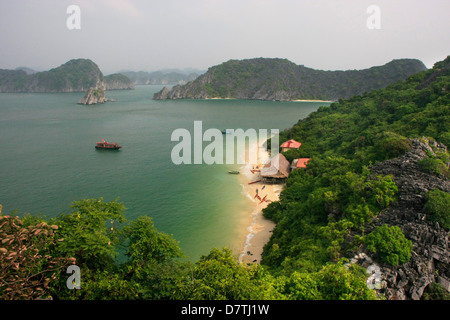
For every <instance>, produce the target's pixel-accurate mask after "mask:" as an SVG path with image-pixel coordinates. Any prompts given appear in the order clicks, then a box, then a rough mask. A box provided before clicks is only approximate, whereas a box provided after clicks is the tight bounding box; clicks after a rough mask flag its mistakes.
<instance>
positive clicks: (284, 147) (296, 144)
mask: <svg viewBox="0 0 450 320" xmlns="http://www.w3.org/2000/svg"><path fill="white" fill-rule="evenodd" d="M301 145H302V144H301V143H300V142H297V141H295V140H293V139H291V140H289V141H286V142H284V143H283V144H282V145H281V152H285V151H287V150H289V149H298V148H300V146H301Z"/></svg>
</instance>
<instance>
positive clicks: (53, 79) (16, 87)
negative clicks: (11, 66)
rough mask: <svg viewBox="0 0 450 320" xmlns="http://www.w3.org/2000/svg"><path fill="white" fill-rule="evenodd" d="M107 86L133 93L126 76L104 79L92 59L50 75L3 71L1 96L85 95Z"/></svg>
mask: <svg viewBox="0 0 450 320" xmlns="http://www.w3.org/2000/svg"><path fill="white" fill-rule="evenodd" d="M102 85H104V86H105V89H106V90H118V89H134V83H133V82H131V80H130V79H128V78H127V77H126V76H124V75H121V74H113V75H109V76H104V75H103V73H102V72H101V70H100V68H99V67H98V66H97V64H95V63H94V62H93V61H92V60H89V59H73V60H70V61H68V62H66V63H64V64H63V65H61V66H59V67H56V68H53V69H51V70H48V71H42V72H33V71H31V72H30V70H29V69H27V68H18V69H16V70H6V69H0V92H85V91H87V90H89V89H90V88H98V87H100V86H102Z"/></svg>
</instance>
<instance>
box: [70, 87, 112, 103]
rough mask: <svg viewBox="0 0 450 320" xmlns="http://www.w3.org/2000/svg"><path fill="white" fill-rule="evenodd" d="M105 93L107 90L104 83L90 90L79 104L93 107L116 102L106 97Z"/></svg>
mask: <svg viewBox="0 0 450 320" xmlns="http://www.w3.org/2000/svg"><path fill="white" fill-rule="evenodd" d="M105 91H106V89H105V84H104V83H101V84H100V85H99V86H96V87H92V88H89V89H88V90H87V91H86V94H85V95H84V97H83V98H81V99H80V101H78V104H84V105H92V104H99V103H105V102H109V101H114V100H113V99H107V98H106V97H105Z"/></svg>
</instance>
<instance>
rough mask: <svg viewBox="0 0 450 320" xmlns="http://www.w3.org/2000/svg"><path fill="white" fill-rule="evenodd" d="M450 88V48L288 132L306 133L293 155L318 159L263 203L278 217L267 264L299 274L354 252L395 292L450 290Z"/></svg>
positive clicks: (419, 294) (293, 135) (399, 295)
mask: <svg viewBox="0 0 450 320" xmlns="http://www.w3.org/2000/svg"><path fill="white" fill-rule="evenodd" d="M449 89H450V56H449V57H447V59H445V60H444V61H441V62H439V63H436V64H435V66H434V67H433V69H432V70H428V71H424V72H420V73H417V74H415V75H413V76H410V77H408V78H407V79H406V80H405V81H402V82H397V83H395V84H393V85H390V86H388V87H386V88H384V89H380V90H375V91H371V92H369V93H366V94H363V95H362V96H355V97H352V98H350V99H348V100H339V102H338V103H333V104H331V105H330V106H329V107H321V108H319V110H318V111H317V112H314V113H312V114H310V115H309V116H308V117H307V118H306V119H303V120H300V121H299V122H298V123H297V124H296V125H294V126H293V127H292V128H291V129H289V130H286V131H284V132H282V133H281V137H280V142H283V141H286V140H289V139H295V140H296V141H299V142H301V143H302V146H301V147H300V149H299V150H295V151H288V152H285V153H284V154H285V155H286V157H287V158H288V159H294V158H300V157H302V158H303V157H307V158H310V159H311V160H310V162H309V164H308V167H307V168H306V169H300V170H297V171H294V172H292V173H291V175H290V176H289V179H288V181H287V184H286V189H285V190H284V191H283V192H282V194H281V197H280V201H279V202H277V203H273V204H270V205H269V207H268V208H267V209H266V210H265V212H264V215H265V216H266V217H267V218H269V219H272V220H273V221H275V222H276V223H277V226H276V228H275V230H274V232H273V236H272V238H271V240H270V242H269V243H268V244H267V245H266V247H265V249H264V254H263V261H262V264H263V265H265V266H266V267H268V268H270V269H271V270H272V272H273V273H275V274H291V273H292V272H315V271H317V270H319V269H320V268H321V267H322V266H323V264H325V263H326V262H328V261H330V260H331V261H339V260H340V259H341V258H348V259H351V260H350V261H351V262H352V263H359V264H361V265H362V266H363V267H365V268H367V267H369V266H371V265H373V266H376V267H377V268H378V270H379V274H378V276H379V284H380V286H381V287H380V288H379V289H380V290H379V291H380V292H381V293H382V294H383V295H384V296H385V297H386V298H388V299H415V300H416V299H424V298H426V297H430V296H433V294H436V292H443V291H442V290H444V292H445V289H446V290H447V291H449V290H450V242H449V238H448V237H449V233H448V231H449V228H450V212H449V211H448V206H449V205H450V181H449V179H450V171H449V164H450V160H449V153H448V150H447V147H446V146H448V145H450V93H449V92H450V91H449ZM437 283H438V285H437ZM439 288H440V289H439ZM443 288H445V289H443ZM436 290H437V291H436ZM447 296H448V294H447Z"/></svg>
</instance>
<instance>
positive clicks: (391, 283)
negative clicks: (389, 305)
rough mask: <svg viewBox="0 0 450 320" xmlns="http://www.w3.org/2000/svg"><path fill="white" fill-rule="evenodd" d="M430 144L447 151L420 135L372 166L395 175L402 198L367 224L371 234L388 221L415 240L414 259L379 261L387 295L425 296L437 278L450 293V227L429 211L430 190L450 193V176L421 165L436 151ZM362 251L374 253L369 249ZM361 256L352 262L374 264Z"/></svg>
mask: <svg viewBox="0 0 450 320" xmlns="http://www.w3.org/2000/svg"><path fill="white" fill-rule="evenodd" d="M430 144H431V145H433V147H434V148H435V149H436V148H437V149H439V150H440V151H446V150H447V149H446V146H444V145H441V144H437V143H435V142H428V141H426V140H425V142H421V141H419V140H418V139H415V140H412V148H411V150H410V151H409V152H407V153H406V154H404V155H403V156H401V157H398V158H395V159H391V160H387V161H383V162H381V163H378V164H376V165H374V166H373V167H372V168H371V171H372V173H373V174H375V175H380V174H381V175H392V176H393V180H394V181H395V183H396V184H397V186H398V201H397V202H396V203H394V204H393V205H391V206H390V207H389V208H387V209H386V210H384V211H383V212H382V213H380V214H379V216H378V217H376V218H375V219H374V221H373V222H372V223H370V224H369V225H367V226H366V228H365V231H366V233H369V232H371V231H372V230H373V229H374V228H375V227H377V226H381V225H384V224H387V225H389V226H398V227H400V228H401V229H402V232H403V233H404V235H405V237H406V238H407V239H409V240H411V241H412V243H413V252H412V254H411V259H410V261H409V262H407V263H405V264H403V265H400V266H397V267H392V266H390V265H387V264H383V263H379V264H378V265H379V267H380V271H381V283H382V289H380V291H381V292H382V293H383V294H384V295H385V296H386V298H387V299H391V300H419V299H420V298H421V297H422V294H423V292H424V290H425V288H426V287H427V286H428V285H429V284H430V283H432V282H439V283H440V284H441V285H442V286H443V287H444V288H445V289H446V290H447V291H449V292H450V241H449V231H448V230H445V229H444V228H442V227H441V226H440V225H439V223H437V222H432V221H430V220H429V219H427V214H426V211H425V210H424V205H425V202H426V199H425V194H426V192H428V191H431V190H433V189H436V188H438V189H440V190H442V191H445V192H450V181H449V180H448V179H447V178H446V177H445V176H443V175H441V176H437V175H433V174H430V173H427V172H424V171H423V170H422V168H421V167H420V166H419V165H418V161H419V160H421V159H423V158H424V157H426V156H427V152H428V153H431V154H434V151H433V149H432V148H431V146H430ZM361 250H362V251H363V252H364V253H366V254H367V255H368V256H370V255H371V254H370V253H369V252H365V251H366V250H365V249H364V248H361ZM358 257H359V258H358ZM360 257H361V252H358V253H357V255H356V256H355V257H354V258H353V260H352V262H355V263H358V264H360V265H362V266H364V267H365V266H366V265H367V264H370V263H369V262H368V260H367V259H363V260H361V259H360ZM372 258H374V257H372ZM370 261H371V260H370ZM377 263H378V262H377Z"/></svg>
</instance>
